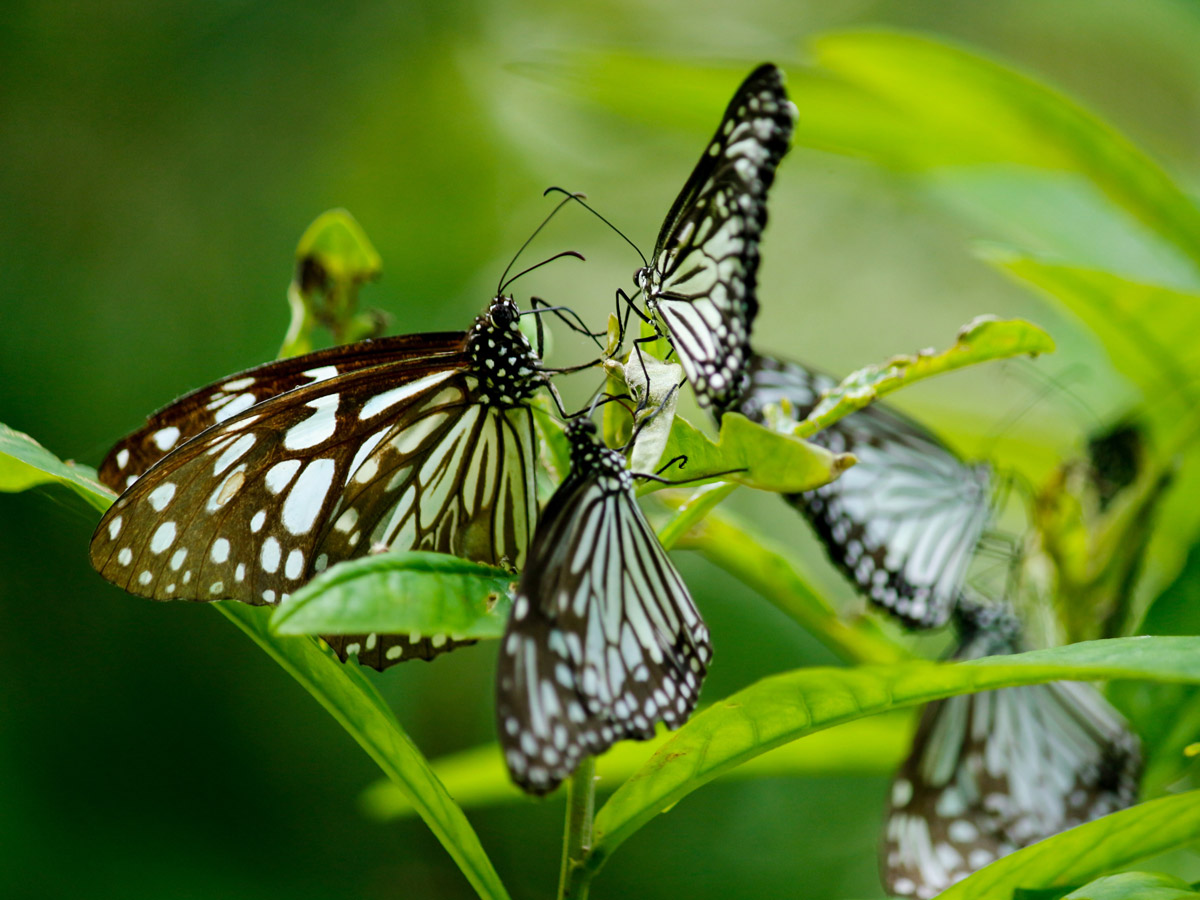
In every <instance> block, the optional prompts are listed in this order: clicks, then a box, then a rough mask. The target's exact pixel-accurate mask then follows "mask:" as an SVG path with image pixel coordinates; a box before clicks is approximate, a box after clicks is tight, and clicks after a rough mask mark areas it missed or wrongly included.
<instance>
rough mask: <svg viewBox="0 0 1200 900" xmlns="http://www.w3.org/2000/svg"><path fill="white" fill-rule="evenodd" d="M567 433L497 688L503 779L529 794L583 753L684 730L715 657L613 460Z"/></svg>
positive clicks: (549, 784) (581, 436) (582, 434)
mask: <svg viewBox="0 0 1200 900" xmlns="http://www.w3.org/2000/svg"><path fill="white" fill-rule="evenodd" d="M590 424H591V423H587V425H590ZM569 435H571V436H572V448H573V451H572V471H571V475H570V476H569V478H568V479H567V481H566V482H564V483H563V485H562V486H561V487H560V488H559V489H558V491H557V492H556V493H555V495H554V497H553V498H552V499H551V500H550V503H549V504H548V505H547V507H546V510H545V511H544V513H543V517H542V521H541V524H540V525H539V527H538V532H537V535H536V537H535V539H534V543H533V546H532V549H531V551H530V557H529V561H528V564H527V565H526V568H525V570H524V572H523V573H522V577H521V581H520V583H519V585H518V588H517V593H516V597H515V599H514V601H513V611H512V614H511V617H510V620H509V624H508V628H507V630H506V632H505V635H504V638H503V640H502V641H501V648H500V655H499V670H498V674H497V682H496V684H497V706H496V709H497V720H498V728H499V732H500V740H501V745H502V748H503V750H504V753H505V760H506V762H507V764H508V767H509V771H510V773H511V774H512V776H513V778H514V780H515V781H516V782H517V783H518V784H519V785H521V786H522V787H523V788H524V789H525V790H527V791H531V792H533V793H539V794H540V793H545V792H547V791H549V790H552V789H553V788H554V787H555V786H556V785H557V784H558V783H559V782H560V781H561V780H562V779H563V778H565V777H567V776H568V775H569V774H570V773H571V772H572V771H574V769H575V768H576V767H577V766H578V764H579V762H580V761H581V760H582V758H583V757H584V756H585V755H595V754H598V753H601V752H603V751H604V750H606V749H607V748H608V747H610V746H612V744H613V743H615V742H616V741H619V740H623V739H626V738H635V739H641V740H644V739H647V738H649V737H652V736H653V734H654V726H655V723H656V722H660V721H661V722H664V723H665V724H666V725H667V726H668V727H670V728H674V727H677V726H678V725H680V724H682V722H684V721H686V719H687V717H688V716H689V715H690V713H691V711H692V709H693V707H694V706H695V703H696V698H697V695H698V693H699V690H700V683H701V681H702V680H703V677H704V673H705V671H706V669H707V665H708V662H709V659H710V657H711V653H712V651H711V645H710V643H709V639H708V630H707V628H706V627H705V625H704V623H703V621H702V620H701V618H700V614H699V612H698V611H697V610H696V607H695V605H694V604H693V602H692V599H691V596H690V595H689V594H688V591H687V588H686V586H685V585H684V583H683V581H682V579H681V578H680V576H679V573H678V572H676V570H675V568H674V566H673V565H672V564H671V562H670V560H669V559H668V557H667V554H666V552H665V551H664V550H663V548H662V545H661V544H660V543H659V542H658V538H657V536H656V535H655V534H654V531H653V529H651V527H650V525H649V523H648V522H647V521H646V518H645V516H644V515H643V514H642V512H641V509H640V508H639V507H638V505H637V502H636V500H635V499H634V495H633V489H632V481H631V477H630V475H629V473H628V471H627V470H626V469H625V463H624V459H623V458H622V457H621V455H620V454H618V453H616V452H614V451H611V450H608V449H606V448H603V447H601V446H600V445H599V444H598V443H596V441H595V437H594V431H591V432H589V431H587V429H586V428H584V427H572V429H571V430H570V431H569Z"/></svg>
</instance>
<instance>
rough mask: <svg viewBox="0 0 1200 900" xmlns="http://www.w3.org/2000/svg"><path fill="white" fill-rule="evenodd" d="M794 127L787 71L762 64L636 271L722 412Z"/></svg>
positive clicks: (695, 377)
mask: <svg viewBox="0 0 1200 900" xmlns="http://www.w3.org/2000/svg"><path fill="white" fill-rule="evenodd" d="M795 122H796V108H795V107H794V106H793V105H792V104H791V102H790V101H789V100H788V98H787V92H786V90H785V89H784V84H783V73H782V72H780V70H779V69H778V68H776V67H775V66H772V65H763V66H760V67H759V68H757V69H756V70H755V71H754V72H752V73H751V74H750V76H749V77H748V78H747V79H746V80H745V81H744V82H743V83H742V85H741V87H739V88H738V90H737V93H735V94H734V97H733V99H732V100H731V101H730V103H729V106H728V108H727V109H726V110H725V115H724V117H723V118H722V120H721V124H720V125H719V126H718V128H717V132H716V134H715V135H714V136H713V139H712V141H711V142H710V143H709V146H708V148H707V149H706V150H705V152H704V155H703V156H702V157H701V158H700V161H699V163H697V165H696V168H695V169H694V170H693V171H692V174H691V176H690V177H689V178H688V180H687V182H686V184H685V185H684V188H683V190H682V191H681V192H680V194H679V196H678V197H677V198H676V199H675V202H674V203H673V204H672V206H671V210H670V212H668V214H667V217H666V219H665V220H664V222H663V225H662V229H661V230H660V232H659V236H658V240H657V242H656V246H655V250H654V257H653V259H652V260H651V263H650V265H649V266H647V267H646V268H644V269H641V270H639V271H638V273H637V277H636V282H637V284H638V286H639V287H640V288H641V289H642V290H643V291H644V292H645V297H646V301H647V305H648V306H649V307H650V308H651V309H653V310H656V311H657V312H658V314H659V316H660V317H661V318H662V320H663V321H664V322H665V324H666V326H667V329H668V331H669V333H670V337H671V342H672V345H673V346H674V347H675V350H676V352H677V354H678V356H679V361H680V363H681V364H682V365H683V368H684V372H685V374H686V375H687V377H688V380H689V381H690V382H691V384H692V386H693V388H694V389H695V391H696V396H697V398H698V399H699V401H700V403H701V404H702V405H706V406H707V405H710V404H712V405H715V406H717V407H718V408H720V407H722V406H724V405H725V404H726V403H728V402H730V401H731V400H732V399H734V398H735V397H736V396H737V394H738V392H739V390H740V389H741V381H742V378H743V374H744V367H745V363H746V359H747V355H748V353H749V343H748V341H749V336H750V326H751V323H752V322H753V320H754V316H755V314H756V313H757V311H758V302H757V300H756V298H755V287H756V284H757V277H758V275H757V273H758V259H759V255H758V242H759V238H760V236H761V234H762V230H763V228H764V227H765V225H766V222H767V208H766V199H767V191H768V189H769V188H770V187H771V183H772V181H774V178H775V169H776V167H777V166H778V165H779V161H780V160H781V159H782V158H783V156H784V154H785V153H786V152H787V150H788V144H789V142H790V140H791V136H792V132H793V130H794V128H795Z"/></svg>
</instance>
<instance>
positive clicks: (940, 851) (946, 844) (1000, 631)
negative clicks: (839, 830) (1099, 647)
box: [881, 602, 1141, 898]
mask: <svg viewBox="0 0 1200 900" xmlns="http://www.w3.org/2000/svg"><path fill="white" fill-rule="evenodd" d="M958 619H959V621H960V622H962V623H963V625H964V633H963V643H962V645H961V647H960V649H959V651H958V653H956V654H955V659H977V658H979V657H982V656H992V655H997V654H1008V653H1015V652H1018V651H1019V650H1021V649H1023V648H1022V647H1021V638H1020V627H1019V625H1018V624H1017V623H1016V621H1015V620H1014V619H1013V618H1012V617H1011V615H1009V614H1008V613H1007V612H1005V611H1003V610H1001V609H998V608H995V607H977V606H975V605H974V604H971V603H965V602H964V603H963V604H962V605H961V606H960V611H959V615H958ZM1140 776H1141V752H1140V747H1139V743H1138V740H1137V738H1136V737H1135V736H1134V735H1133V734H1132V733H1131V732H1130V730H1129V727H1128V725H1127V724H1126V723H1125V720H1124V719H1123V718H1122V717H1121V715H1120V713H1118V712H1117V711H1116V710H1115V709H1113V707H1112V706H1111V705H1110V704H1109V703H1108V702H1107V701H1106V700H1105V699H1104V698H1103V697H1102V696H1101V695H1100V692H1099V691H1097V690H1096V689H1095V688H1093V687H1091V686H1090V685H1088V684H1083V683H1079V682H1054V683H1051V684H1042V685H1030V686H1025V687H1014V688H1004V689H1002V690H997V691H989V692H986V693H982V694H973V695H965V696H958V697H951V698H949V699H947V700H940V701H938V702H936V703H931V704H930V705H929V706H928V707H926V709H925V712H924V714H923V715H922V717H921V722H920V725H919V726H918V727H917V734H916V738H915V739H914V741H913V748H912V753H911V754H910V755H909V757H908V759H907V760H906V761H905V762H904V765H903V766H902V767H901V769H900V772H899V774H897V776H896V779H895V781H893V783H892V790H891V799H890V802H889V805H888V813H887V819H886V825H885V829H884V844H883V850H882V853H881V857H882V859H881V870H882V875H883V883H884V887H885V889H886V890H887V891H888V893H889V894H892V895H894V896H899V897H919V898H927V897H933V896H935V895H937V894H939V893H940V892H941V891H943V890H944V889H945V888H947V887H949V886H950V885H951V884H954V883H955V882H957V881H960V880H962V879H963V878H965V877H967V876H968V875H970V874H971V873H973V872H975V871H976V870H978V869H980V868H982V867H983V866H985V865H987V864H988V863H991V862H993V861H994V860H996V859H999V858H1000V857H1002V856H1004V855H1005V854H1008V853H1011V852H1012V851H1014V850H1017V849H1020V848H1021V847H1025V846H1027V845H1029V844H1032V843H1034V842H1036V841H1040V840H1042V839H1043V838H1047V837H1050V836H1051V835H1054V834H1058V833H1059V832H1060V831H1064V830H1066V829H1068V828H1071V827H1074V826H1075V825H1079V824H1082V823H1083V822H1088V821H1091V820H1092V819H1096V818H1099V817H1100V816H1103V815H1107V814H1108V813H1111V812H1115V811H1117V810H1119V809H1124V808H1125V807H1127V806H1130V805H1131V804H1132V803H1133V802H1134V801H1135V800H1136V799H1137V790H1138V781H1139V779H1140Z"/></svg>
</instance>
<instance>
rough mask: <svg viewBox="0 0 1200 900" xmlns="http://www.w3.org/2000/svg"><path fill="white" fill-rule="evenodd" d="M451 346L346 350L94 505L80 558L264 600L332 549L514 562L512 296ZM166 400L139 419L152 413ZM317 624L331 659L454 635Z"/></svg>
mask: <svg viewBox="0 0 1200 900" xmlns="http://www.w3.org/2000/svg"><path fill="white" fill-rule="evenodd" d="M459 347H460V349H459V352H458V353H456V354H453V355H449V354H435V355H433V356H428V357H421V356H418V357H417V358H410V359H406V358H399V359H395V360H393V361H391V362H386V363H384V364H381V365H375V366H369V365H368V366H355V365H354V364H353V362H351V363H349V364H347V365H346V366H345V371H343V372H342V374H336V375H332V377H329V378H327V379H324V380H318V381H313V382H311V383H308V384H305V385H304V386H301V387H296V388H294V389H292V390H290V391H287V392H286V393H283V394H281V395H279V396H276V397H272V398H270V399H266V400H263V401H261V402H258V403H254V404H250V405H248V406H247V407H246V408H245V409H244V410H243V411H241V412H239V413H237V414H235V415H231V416H229V417H228V418H226V419H224V421H221V422H219V423H218V424H215V425H213V426H212V427H209V428H208V429H207V430H204V431H202V432H201V433H200V434H198V435H197V436H195V437H194V438H192V439H191V440H187V441H185V442H184V443H182V444H181V445H179V446H178V447H176V449H174V450H172V451H171V452H169V453H167V454H166V455H165V456H164V457H163V458H162V459H161V460H160V461H158V462H157V463H156V464H155V465H153V466H152V467H151V468H150V469H149V470H148V471H146V473H145V474H144V475H142V477H140V478H137V479H136V480H135V481H134V483H133V485H132V486H131V487H130V488H129V489H128V490H126V491H125V493H124V494H123V495H122V496H121V497H120V498H119V499H118V500H117V502H116V503H115V504H114V505H113V506H112V507H111V508H110V510H109V511H108V512H107V513H106V514H105V516H104V518H103V519H102V520H101V523H100V526H99V528H98V529H97V530H96V533H95V535H94V536H93V539H92V547H91V559H92V565H93V567H94V568H95V569H96V570H97V571H98V572H100V574H101V575H103V576H104V577H105V578H107V579H108V580H109V581H111V582H113V583H114V584H116V585H117V586H118V587H121V588H124V589H125V590H127V591H130V592H131V593H134V594H138V595H140V596H144V597H150V598H153V599H156V600H171V599H186V600H221V599H235V600H241V601H243V602H246V603H251V604H260V605H261V604H273V603H277V602H280V601H281V600H283V599H284V598H285V597H286V596H287V595H288V594H289V593H290V592H292V591H293V590H295V589H296V588H297V587H299V586H300V585H302V584H304V583H305V582H306V581H308V580H309V579H310V578H312V577H313V576H314V575H315V574H317V573H319V572H321V571H323V570H324V569H325V568H326V567H328V566H329V565H332V564H334V563H336V562H340V561H342V560H344V559H349V558H352V557H355V556H361V555H364V554H366V553H368V552H370V551H371V550H379V549H384V548H397V549H419V550H434V551H439V552H444V553H453V554H456V555H459V556H463V557H465V558H467V559H472V560H475V561H479V562H485V563H489V564H492V565H508V566H520V565H521V564H522V563H523V561H524V557H525V553H526V550H527V548H528V545H529V540H530V537H531V535H532V531H533V527H534V525H535V524H536V521H537V506H536V491H535V469H534V459H535V451H536V444H535V436H534V430H533V419H532V413H531V411H530V409H529V407H528V406H527V405H526V404H525V400H526V399H527V397H528V396H529V395H530V394H532V393H533V391H535V390H536V389H537V388H538V387H539V386H540V385H541V384H542V383H543V382H542V379H543V378H544V376H542V374H541V373H540V371H539V369H538V364H537V361H536V357H535V356H534V355H533V351H532V348H531V347H530V346H529V343H528V341H527V340H526V339H525V338H524V336H523V335H521V333H520V332H519V330H517V328H516V309H515V305H514V304H512V301H511V300H508V299H505V298H500V299H498V300H497V301H496V302H494V303H493V305H492V307H491V308H490V310H489V312H488V313H487V314H485V315H483V316H481V317H480V318H479V319H478V320H477V321H476V324H475V326H474V327H473V328H472V330H471V332H469V333H467V334H463V335H460V339H459ZM486 359H491V360H492V363H491V365H488V364H487V363H486ZM497 359H499V360H500V363H499V364H497V362H496V360H497ZM330 364H331V363H330V362H329V361H328V360H325V361H324V365H330ZM300 365H302V366H306V364H304V363H301V364H300ZM306 368H307V367H306ZM303 370H304V369H301V371H303ZM246 377H249V376H246ZM234 381H235V382H236V381H237V379H234ZM226 387H228V385H227V383H226ZM206 390H208V393H211V392H212V391H211V389H206ZM198 393H204V392H198ZM224 393H225V394H228V393H229V392H228V390H226V391H224ZM185 399H187V398H185ZM199 408H200V409H201V410H207V405H206V404H205V405H201V406H200V407H199ZM205 414H206V415H211V410H208V411H207V412H206V413H205ZM162 416H163V414H162V413H160V414H159V416H158V417H156V419H155V420H152V424H151V425H149V426H147V427H148V428H161V427H162V421H164V419H163V418H161V417H162ZM185 418H186V417H185ZM144 431H145V430H143V432H144ZM139 434H141V433H139ZM130 441H132V442H133V445H135V446H136V445H140V444H141V443H144V442H142V441H141V439H140V438H139V436H138V435H134V436H132V437H131V438H130V439H127V443H128V442H130ZM327 640H328V641H329V643H330V644H331V645H332V646H333V647H334V649H335V650H336V651H338V653H339V655H341V656H342V658H343V659H344V658H345V657H346V656H347V655H349V654H353V653H358V654H359V659H360V661H361V662H364V663H366V664H370V665H375V666H376V667H377V668H383V667H384V666H386V665H390V664H392V663H394V662H400V661H402V660H405V659H409V658H414V657H420V658H425V659H428V658H431V657H432V656H434V655H436V654H437V653H439V652H442V651H444V650H448V649H450V648H451V647H452V646H454V645H455V643H456V642H455V641H453V640H452V638H451V637H450V636H446V635H430V636H421V635H405V636H398V635H383V636H379V635H362V636H336V637H330V638H328V639H327Z"/></svg>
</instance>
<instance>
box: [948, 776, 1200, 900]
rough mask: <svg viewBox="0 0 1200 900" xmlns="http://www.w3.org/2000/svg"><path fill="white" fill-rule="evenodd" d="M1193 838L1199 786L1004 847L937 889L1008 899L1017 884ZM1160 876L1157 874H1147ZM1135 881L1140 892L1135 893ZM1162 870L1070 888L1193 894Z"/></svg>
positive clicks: (1115, 865) (1071, 875) (1116, 863)
mask: <svg viewBox="0 0 1200 900" xmlns="http://www.w3.org/2000/svg"><path fill="white" fill-rule="evenodd" d="M1197 839H1200V791H1189V792H1188V793H1186V794H1179V795H1178V796H1175V797H1164V798H1162V799H1160V800H1151V801H1149V802H1148V803H1141V804H1139V805H1137V806H1134V807H1131V808H1129V809H1124V810H1121V811H1120V812H1117V813H1113V814H1112V815H1108V816H1105V817H1104V818H1102V819H1097V820H1095V821H1094V822H1087V823H1085V824H1083V825H1080V826H1078V827H1076V828H1072V829H1070V830H1069V831H1064V832H1063V833H1062V834H1057V835H1055V836H1054V837H1051V838H1047V839H1046V840H1044V841H1039V842H1038V843H1036V844H1033V845H1032V846H1030V847H1026V848H1025V849H1024V850H1018V851H1017V852H1016V853H1010V854H1009V855H1008V856H1005V857H1002V858H1001V859H998V860H996V862H994V863H992V864H991V865H990V866H985V867H984V868H982V869H980V870H979V871H978V872H976V873H975V874H974V875H972V876H970V877H969V878H965V879H963V880H962V881H960V882H959V883H958V884H956V885H954V886H953V887H951V888H948V889H947V890H945V891H942V893H940V894H938V895H937V896H938V900H1009V898H1010V897H1012V896H1013V892H1014V890H1015V889H1017V888H1027V889H1030V888H1034V889H1036V888H1050V887H1054V886H1056V885H1077V884H1080V883H1083V882H1088V881H1089V880H1090V879H1093V878H1099V877H1100V876H1102V875H1105V874H1107V873H1109V872H1112V871H1113V870H1114V869H1120V868H1123V867H1125V866H1128V865H1131V864H1132V863H1135V862H1137V861H1138V860H1140V859H1145V858H1147V857H1149V856H1153V855H1155V854H1158V853H1162V852H1164V851H1167V850H1171V849H1174V848H1176V847H1181V846H1183V845H1185V844H1188V843H1191V842H1193V841H1195V840H1197ZM1154 879H1162V880H1157V881H1156V880H1154ZM1138 888H1141V889H1143V890H1145V891H1146V893H1137V892H1136V890H1137V889H1138ZM1186 888H1187V885H1185V884H1183V883H1182V882H1178V883H1175V882H1174V879H1170V880H1167V879H1165V877H1164V876H1147V875H1146V874H1145V873H1130V874H1128V875H1119V876H1114V877H1112V878H1104V879H1102V881H1098V882H1092V883H1091V884H1087V885H1085V886H1084V887H1082V888H1077V889H1075V890H1073V891H1072V892H1071V893H1069V894H1067V896H1068V897H1072V898H1079V900H1084V898H1087V900H1117V898H1128V900H1134V898H1137V900H1174V898H1177V897H1178V898H1183V897H1192V896H1193V895H1192V894H1191V893H1190V892H1188V893H1183V894H1180V893H1164V891H1179V890H1186Z"/></svg>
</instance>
